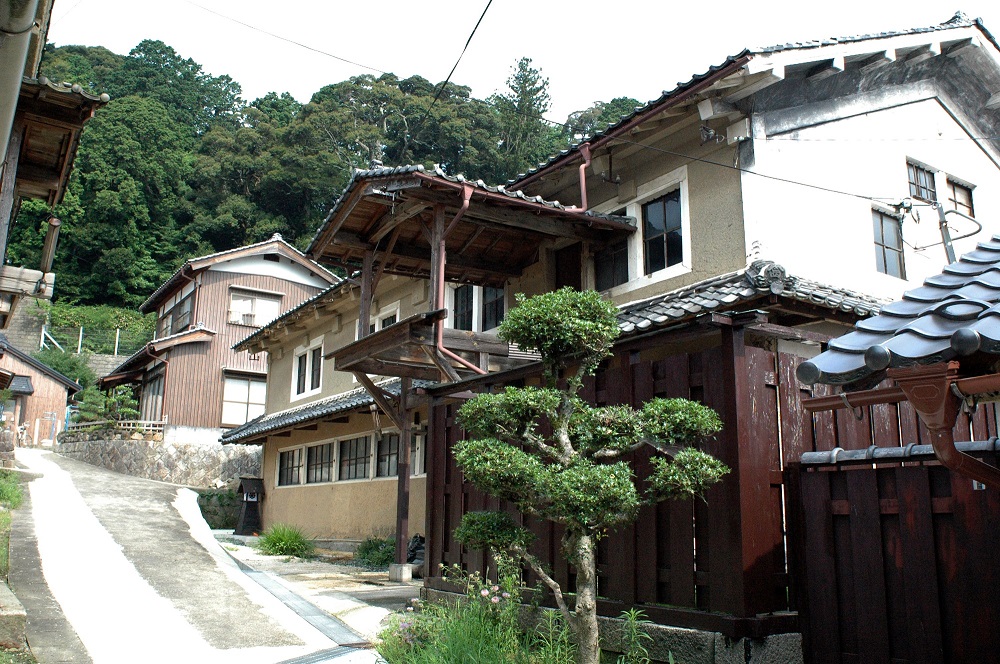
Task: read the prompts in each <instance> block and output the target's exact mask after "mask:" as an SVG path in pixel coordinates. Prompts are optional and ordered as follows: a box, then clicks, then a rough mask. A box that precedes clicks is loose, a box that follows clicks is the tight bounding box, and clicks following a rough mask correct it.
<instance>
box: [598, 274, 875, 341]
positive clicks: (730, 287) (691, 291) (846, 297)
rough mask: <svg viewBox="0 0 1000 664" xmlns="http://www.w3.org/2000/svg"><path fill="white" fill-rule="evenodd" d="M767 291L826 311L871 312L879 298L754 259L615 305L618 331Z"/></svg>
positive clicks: (721, 307)
mask: <svg viewBox="0 0 1000 664" xmlns="http://www.w3.org/2000/svg"><path fill="white" fill-rule="evenodd" d="M769 295H780V296H782V297H785V298H789V299H793V300H799V301H802V302H808V303H810V304H815V305H818V306H821V307H827V308H829V309H833V310H837V311H844V312H850V313H854V314H856V315H858V316H871V315H873V314H875V313H878V310H879V307H880V306H881V305H882V302H881V301H879V300H876V299H874V298H871V297H869V296H867V295H863V294H861V293H857V292H854V291H849V290H845V289H842V288H834V287H832V286H827V285H825V284H821V283H818V282H815V281H810V280H808V279H801V278H798V277H794V276H791V275H789V274H788V273H787V272H786V271H785V268H783V267H782V266H780V265H778V264H777V263H774V262H771V261H755V262H754V263H752V264H751V265H750V266H749V267H748V268H746V269H745V270H740V271H738V272H732V273H730V274H726V275H723V276H721V277H715V278H713V279H709V280H707V281H702V282H699V283H697V284H694V285H691V286H687V287H685V288H682V289H680V290H676V291H673V292H671V293H667V294H665V295H658V296H656V297H654V298H652V299H649V300H644V301H642V302H634V303H631V304H626V305H624V306H622V307H621V308H620V313H619V314H618V325H619V327H620V328H621V330H622V334H623V335H628V334H637V333H641V332H647V331H649V330H652V329H655V328H657V327H664V326H667V325H672V324H674V323H678V322H681V321H684V320H686V319H690V318H693V317H694V316H698V315H700V314H704V313H709V312H712V311H721V310H726V309H732V308H734V307H738V306H741V305H744V304H746V303H748V302H750V301H751V300H756V299H759V298H761V297H765V296H769Z"/></svg>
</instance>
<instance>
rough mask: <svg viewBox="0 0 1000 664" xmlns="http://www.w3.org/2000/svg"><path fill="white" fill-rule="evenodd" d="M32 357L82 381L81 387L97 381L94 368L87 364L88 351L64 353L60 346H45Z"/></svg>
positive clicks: (79, 381) (77, 380)
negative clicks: (79, 353) (78, 353)
mask: <svg viewBox="0 0 1000 664" xmlns="http://www.w3.org/2000/svg"><path fill="white" fill-rule="evenodd" d="M32 357H33V358H35V359H36V360H38V361H39V362H41V363H42V364H44V365H45V366H47V367H51V368H53V369H55V370H56V371H58V372H59V373H61V374H62V375H64V376H66V377H68V378H72V379H73V380H75V381H76V382H78V383H80V386H81V387H84V388H87V387H90V386H91V385H93V384H94V383H95V382H96V381H97V376H96V375H95V374H94V370H93V369H91V368H90V366H89V365H88V364H87V353H84V354H83V355H77V354H76V353H64V352H62V351H61V350H59V349H58V348H43V349H42V350H40V351H38V352H37V353H34V354H33V355H32Z"/></svg>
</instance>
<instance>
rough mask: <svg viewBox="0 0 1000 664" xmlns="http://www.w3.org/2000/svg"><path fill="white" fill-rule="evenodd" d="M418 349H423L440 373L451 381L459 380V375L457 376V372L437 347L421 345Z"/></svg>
mask: <svg viewBox="0 0 1000 664" xmlns="http://www.w3.org/2000/svg"><path fill="white" fill-rule="evenodd" d="M420 350H422V351H424V354H426V355H427V358H428V359H429V360H430V361H431V362H432V363H433V364H434V366H436V367H437V368H438V371H440V372H441V374H442V375H444V376H445V377H447V378H448V380H450V381H452V382H455V381H457V380H461V376H459V375H458V372H457V371H455V369H454V367H452V366H451V363H450V362H449V361H448V360H446V359H445V358H444V357H443V356H442V355H441V353H439V352H438V350H437V348H434V347H432V346H421V347H420Z"/></svg>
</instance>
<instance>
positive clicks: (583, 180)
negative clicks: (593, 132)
mask: <svg viewBox="0 0 1000 664" xmlns="http://www.w3.org/2000/svg"><path fill="white" fill-rule="evenodd" d="M580 154H581V155H583V162H582V163H581V164H580V212H586V211H587V169H588V168H590V143H584V144H583V145H581V146H580Z"/></svg>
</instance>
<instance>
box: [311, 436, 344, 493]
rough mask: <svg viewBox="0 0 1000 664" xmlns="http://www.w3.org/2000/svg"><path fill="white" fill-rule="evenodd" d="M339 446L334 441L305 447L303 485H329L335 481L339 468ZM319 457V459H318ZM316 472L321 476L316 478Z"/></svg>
mask: <svg viewBox="0 0 1000 664" xmlns="http://www.w3.org/2000/svg"><path fill="white" fill-rule="evenodd" d="M336 447H337V444H336V443H335V442H333V441H329V442H325V443H319V444H317V445H307V446H306V447H305V469H306V472H305V482H303V484H328V483H330V482H333V481H334V471H335V470H336V468H337V450H336ZM317 457H318V459H317ZM314 471H316V472H317V473H319V474H320V478H319V479H313V478H314V477H315V475H314Z"/></svg>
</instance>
